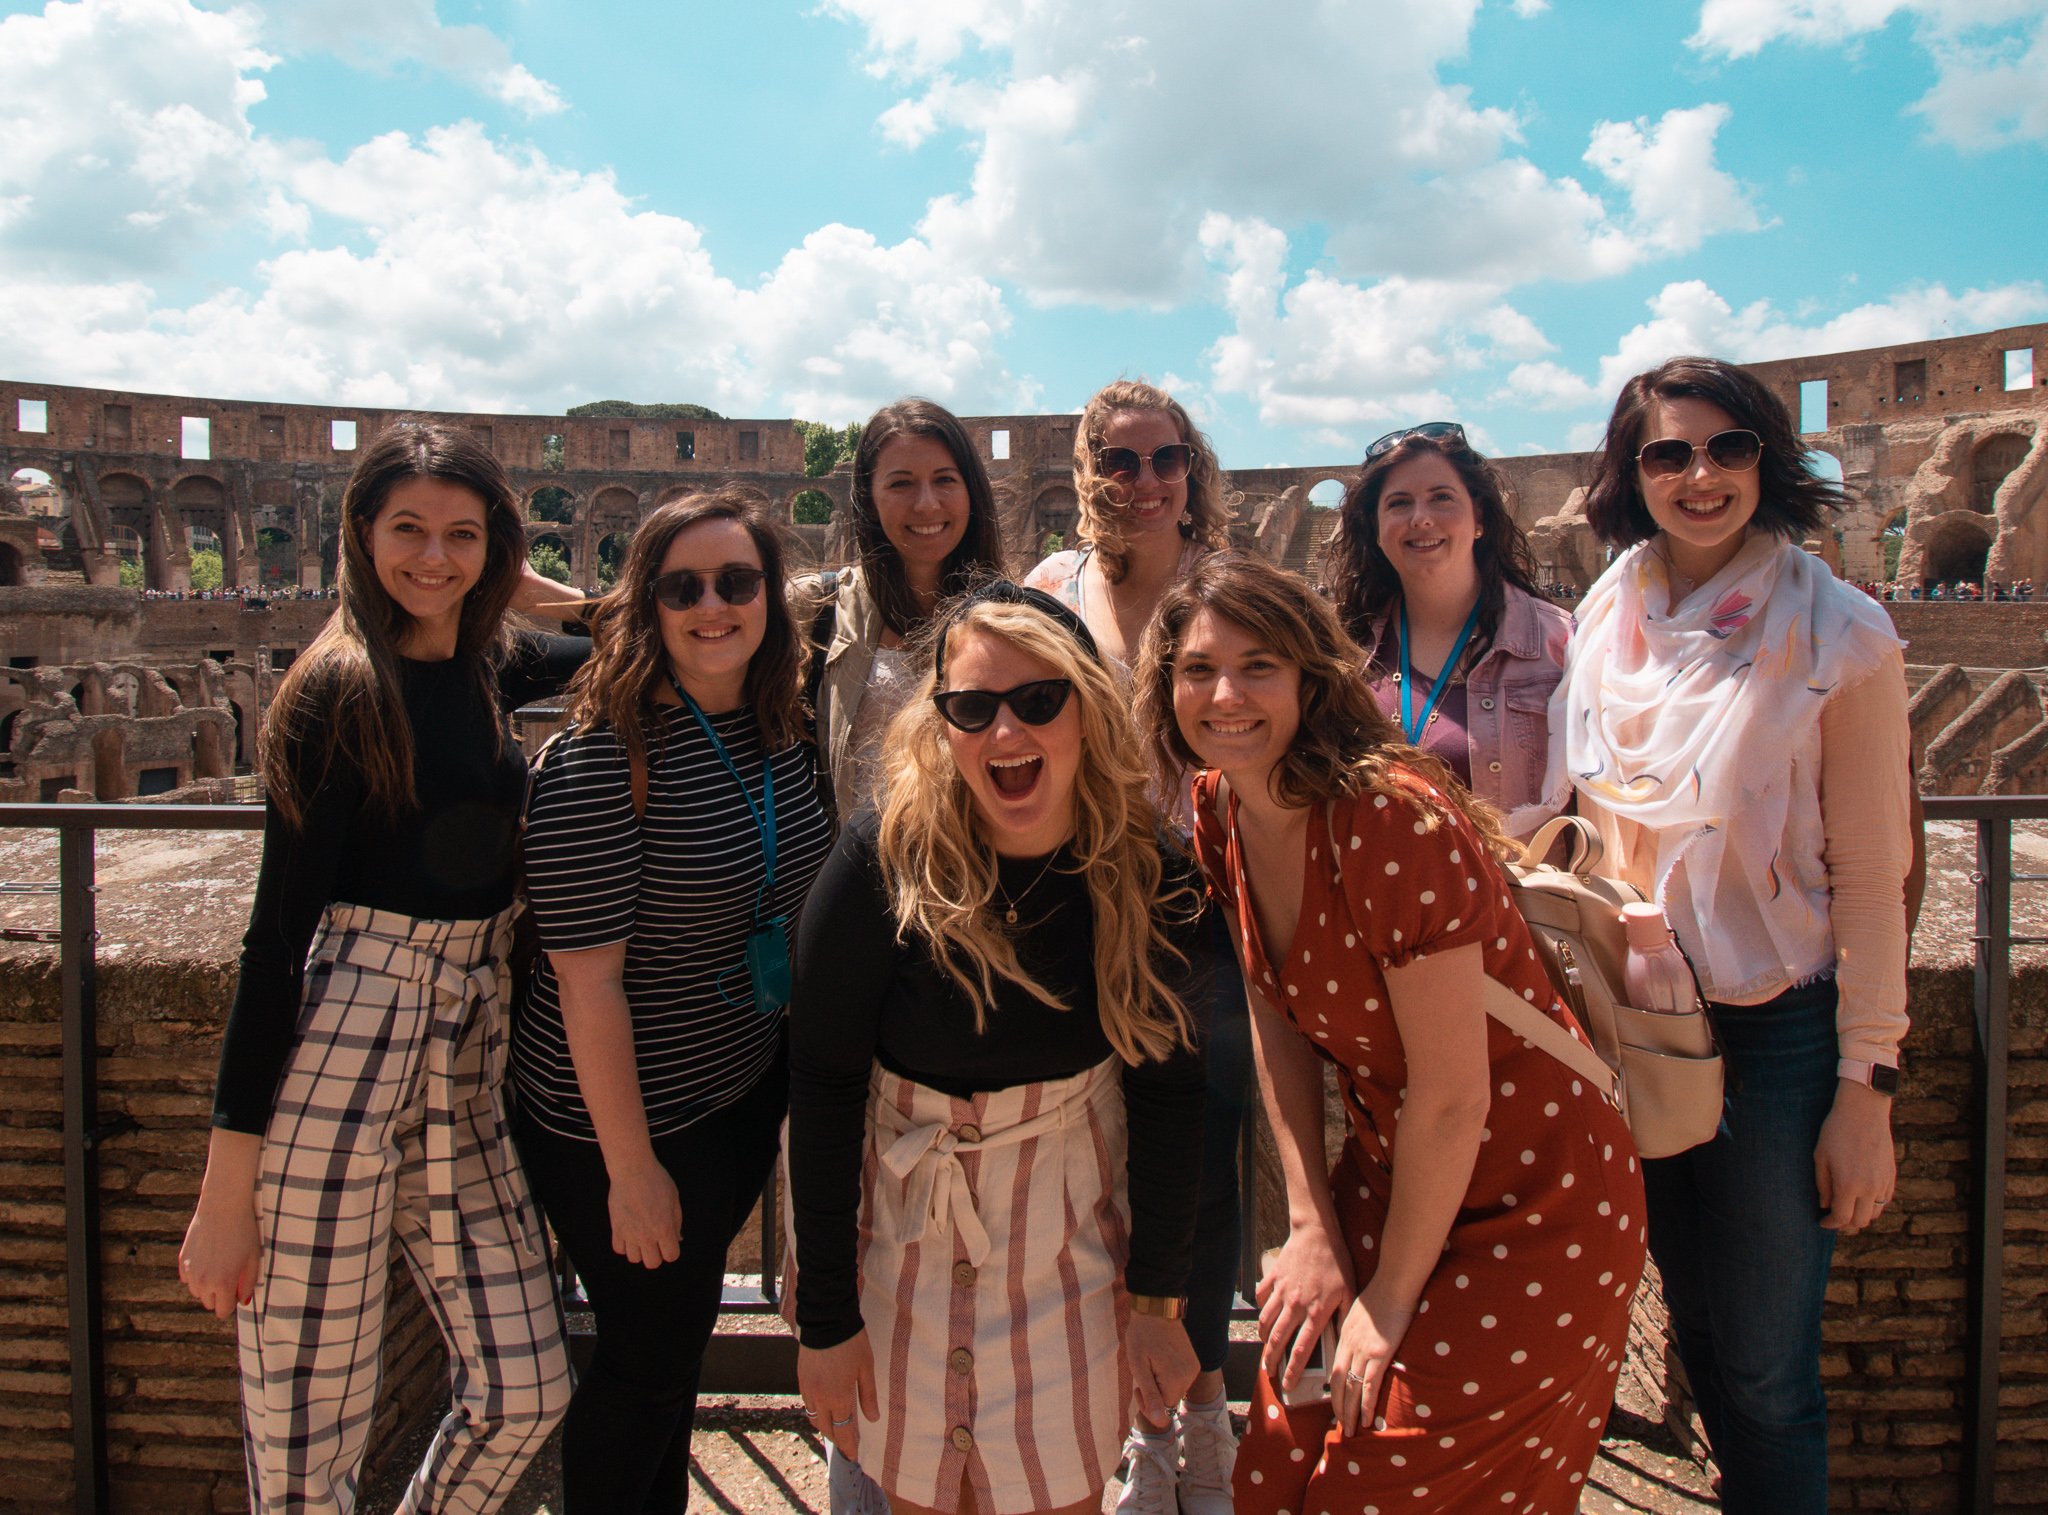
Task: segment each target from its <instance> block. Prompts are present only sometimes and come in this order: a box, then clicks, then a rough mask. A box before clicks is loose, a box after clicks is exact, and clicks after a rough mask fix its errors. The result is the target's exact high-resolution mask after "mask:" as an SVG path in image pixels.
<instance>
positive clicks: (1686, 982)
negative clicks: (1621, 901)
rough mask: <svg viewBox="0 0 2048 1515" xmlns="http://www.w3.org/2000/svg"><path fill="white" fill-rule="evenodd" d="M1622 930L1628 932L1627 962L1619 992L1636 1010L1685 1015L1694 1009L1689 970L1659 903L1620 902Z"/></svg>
mask: <svg viewBox="0 0 2048 1515" xmlns="http://www.w3.org/2000/svg"><path fill="white" fill-rule="evenodd" d="M1621 925H1622V930H1623V931H1625V932H1626V933H1627V934H1628V961H1627V962H1626V963H1625V964H1624V965H1623V967H1622V992H1623V993H1625V994H1626V995H1627V996H1628V1002H1629V1003H1630V1004H1631V1005H1633V1006H1634V1007H1635V1008H1636V1009H1638V1010H1654V1011H1658V1012H1659V1013H1661V1014H1664V1015H1685V1014H1688V1013H1690V1012H1691V1010H1692V1008H1693V993H1694V991H1693V977H1692V969H1691V968H1690V967H1689V966H1688V965H1687V963H1686V961H1685V957H1684V954H1682V953H1681V952H1680V951H1679V950H1678V944H1677V943H1676V942H1674V941H1673V940H1672V939H1671V927H1670V925H1669V923H1667V922H1666V921H1665V919H1664V911H1663V908H1662V907H1661V906H1658V905H1651V904H1641V905H1623V906H1622V907H1621Z"/></svg>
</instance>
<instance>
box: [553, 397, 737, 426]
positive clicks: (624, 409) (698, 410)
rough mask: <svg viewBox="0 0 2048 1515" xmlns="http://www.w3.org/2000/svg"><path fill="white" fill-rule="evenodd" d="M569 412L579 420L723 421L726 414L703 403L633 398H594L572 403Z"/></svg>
mask: <svg viewBox="0 0 2048 1515" xmlns="http://www.w3.org/2000/svg"><path fill="white" fill-rule="evenodd" d="M568 414H569V415H570V417H572V418H573V419H575V420H578V421H593V420H599V421H601V420H614V419H627V420H639V421H723V420H724V419H725V417H724V416H722V415H720V414H719V413H718V412H717V411H715V410H706V409H705V408H704V407H703V406H701V405H638V404H635V403H634V402H633V401H631V400H592V401H591V402H590V403H589V404H588V405H572V406H570V407H569V411H568Z"/></svg>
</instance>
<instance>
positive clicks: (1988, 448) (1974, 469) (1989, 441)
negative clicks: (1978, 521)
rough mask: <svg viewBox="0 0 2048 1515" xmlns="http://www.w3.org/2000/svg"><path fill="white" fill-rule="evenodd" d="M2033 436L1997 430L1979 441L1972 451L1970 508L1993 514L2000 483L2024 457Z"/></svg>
mask: <svg viewBox="0 0 2048 1515" xmlns="http://www.w3.org/2000/svg"><path fill="white" fill-rule="evenodd" d="M2032 444H2033V439H2032V438H2031V437H2025V436H2021V435H2020V434H2019V433H2017V432H2011V431H1997V432H1993V433H1992V434H1991V435H1990V436H1988V437H1986V438H1985V439H1984V440H1983V441H1981V442H1979V443H1978V444H1977V446H1976V448H1975V449H1974V450H1973V451H1972V452H1971V454H1970V509H1972V510H1975V511H1979V512H1981V513H1982V514H1984V515H1989V514H1991V511H1992V507H1993V504H1994V503H1995V502H1996V500H1997V498H1998V486H1999V485H2001V484H2003V483H2004V482H2005V480H2006V476H2007V475H2008V474H2010V473H2011V472H2012V471H2013V470H2014V469H2015V468H2017V467H2019V466H2020V464H2021V463H2022V462H2024V461H2025V459H2026V456H2027V449H2028V448H2029V447H2030V446H2032Z"/></svg>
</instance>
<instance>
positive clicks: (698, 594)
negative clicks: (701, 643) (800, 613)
mask: <svg viewBox="0 0 2048 1515" xmlns="http://www.w3.org/2000/svg"><path fill="white" fill-rule="evenodd" d="M767 577H768V575H767V574H766V573H765V572H763V571H762V570H761V569H759V568H719V569H715V570H707V569H697V568H678V569H676V570H675V571H674V572H673V573H665V574H663V575H662V576H661V577H660V578H658V579H656V580H655V581H654V582H653V583H652V584H650V585H648V586H647V588H648V592H649V593H650V594H652V595H653V596H654V598H655V601H656V603H657V604H659V605H660V606H661V607H662V608H663V609H665V610H688V609H689V608H690V607H691V606H692V605H694V604H696V603H697V602H698V601H699V600H701V599H703V598H704V591H705V590H706V589H707V588H709V589H710V590H711V591H712V592H713V593H715V594H716V595H717V596H718V597H719V598H720V599H721V600H723V601H725V603H726V604H728V605H750V604H752V603H753V601H754V598H755V596H757V595H759V594H760V592H761V582H762V580H764V579H766V578H767Z"/></svg>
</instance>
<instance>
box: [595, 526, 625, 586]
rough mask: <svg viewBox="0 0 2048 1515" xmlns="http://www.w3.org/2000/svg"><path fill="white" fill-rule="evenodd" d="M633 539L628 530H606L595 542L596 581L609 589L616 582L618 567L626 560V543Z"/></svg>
mask: <svg viewBox="0 0 2048 1515" xmlns="http://www.w3.org/2000/svg"><path fill="white" fill-rule="evenodd" d="M632 540H633V535H632V533H631V532H628V531H608V532H606V533H605V534H604V535H603V536H602V537H599V538H598V542H597V582H598V584H599V585H600V586H601V587H603V588H605V589H609V588H611V587H612V585H613V584H615V583H617V582H618V577H619V568H620V566H621V565H622V564H623V563H624V562H625V561H626V547H627V544H628V543H630V542H631V541H632Z"/></svg>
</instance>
